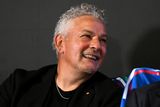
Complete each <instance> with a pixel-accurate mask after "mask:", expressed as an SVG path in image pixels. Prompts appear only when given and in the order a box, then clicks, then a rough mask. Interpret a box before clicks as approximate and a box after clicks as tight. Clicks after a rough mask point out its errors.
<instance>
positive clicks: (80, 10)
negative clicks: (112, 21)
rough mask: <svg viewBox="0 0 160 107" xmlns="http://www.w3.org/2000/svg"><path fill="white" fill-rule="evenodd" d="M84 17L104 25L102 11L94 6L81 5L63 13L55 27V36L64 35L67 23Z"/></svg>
mask: <svg viewBox="0 0 160 107" xmlns="http://www.w3.org/2000/svg"><path fill="white" fill-rule="evenodd" d="M84 15H91V16H93V17H95V18H97V19H99V20H101V21H102V22H103V23H105V20H104V10H101V9H98V8H97V7H96V6H95V5H91V4H87V3H82V4H80V5H78V6H75V7H71V8H70V9H69V10H67V11H66V12H65V13H63V14H62V15H61V16H60V18H59V21H58V22H57V24H56V27H55V33H54V35H57V34H60V33H61V34H64V33H65V29H66V28H67V23H68V22H69V21H70V20H71V19H74V18H76V17H79V16H84Z"/></svg>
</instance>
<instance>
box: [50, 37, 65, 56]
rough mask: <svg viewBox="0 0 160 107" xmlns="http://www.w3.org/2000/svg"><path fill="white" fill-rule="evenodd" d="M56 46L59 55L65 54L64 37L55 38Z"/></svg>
mask: <svg viewBox="0 0 160 107" xmlns="http://www.w3.org/2000/svg"><path fill="white" fill-rule="evenodd" d="M53 41H54V46H55V48H56V50H57V52H58V53H63V47H64V46H63V42H64V36H63V35H61V34H58V35H55V36H54V38H53Z"/></svg>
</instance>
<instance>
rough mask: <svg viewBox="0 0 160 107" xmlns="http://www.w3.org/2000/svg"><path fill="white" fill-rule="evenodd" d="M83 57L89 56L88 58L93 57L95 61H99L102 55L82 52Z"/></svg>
mask: <svg viewBox="0 0 160 107" xmlns="http://www.w3.org/2000/svg"><path fill="white" fill-rule="evenodd" d="M82 56H83V57H85V58H87V59H91V60H94V61H98V60H99V58H100V56H99V55H94V54H82Z"/></svg>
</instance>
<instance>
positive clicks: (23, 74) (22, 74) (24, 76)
mask: <svg viewBox="0 0 160 107" xmlns="http://www.w3.org/2000/svg"><path fill="white" fill-rule="evenodd" d="M50 69H55V65H48V66H44V67H41V68H39V69H36V70H25V69H21V68H17V69H16V70H15V71H14V72H13V73H12V74H11V75H10V78H13V79H14V80H17V81H19V80H28V79H33V78H36V77H38V78H41V77H43V76H45V75H46V74H47V73H48V72H49V71H50Z"/></svg>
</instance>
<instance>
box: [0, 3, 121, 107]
mask: <svg viewBox="0 0 160 107" xmlns="http://www.w3.org/2000/svg"><path fill="white" fill-rule="evenodd" d="M103 15H104V13H103V11H102V10H99V9H97V8H96V7H95V6H94V5H90V4H81V5H79V6H76V7H71V8H70V9H69V10H67V11H66V12H65V13H64V14H62V16H61V17H60V19H59V21H58V23H57V25H56V28H55V34H54V37H53V45H54V47H55V49H56V52H57V58H58V63H57V65H52V66H47V67H43V68H41V69H39V70H35V71H32V72H27V71H25V70H21V69H17V70H16V71H15V73H13V74H12V75H11V76H10V77H9V78H8V79H7V80H6V81H5V82H4V83H3V84H2V85H1V86H0V105H3V106H2V107H119V106H120V100H121V95H122V89H121V88H120V87H118V85H116V84H115V83H114V82H113V81H112V79H110V78H108V77H107V76H105V75H103V74H102V73H100V72H99V71H98V69H99V68H100V66H101V64H102V61H103V59H104V57H105V54H106V48H107V43H106V41H107V35H108V34H107V28H106V24H105V21H104V16H103Z"/></svg>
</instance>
